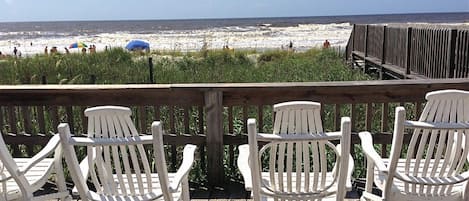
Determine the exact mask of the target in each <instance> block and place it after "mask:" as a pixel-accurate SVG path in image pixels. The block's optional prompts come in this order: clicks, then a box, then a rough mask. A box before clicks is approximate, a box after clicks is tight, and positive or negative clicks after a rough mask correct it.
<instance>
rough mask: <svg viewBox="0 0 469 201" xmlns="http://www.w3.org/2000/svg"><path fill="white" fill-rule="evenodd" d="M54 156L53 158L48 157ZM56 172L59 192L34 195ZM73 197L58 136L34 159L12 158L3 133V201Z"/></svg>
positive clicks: (0, 160) (0, 161)
mask: <svg viewBox="0 0 469 201" xmlns="http://www.w3.org/2000/svg"><path fill="white" fill-rule="evenodd" d="M50 156H53V158H48V157H50ZM53 173H54V175H55V181H56V184H57V187H58V192H55V193H49V194H44V195H40V196H34V195H33V193H34V192H35V191H37V190H40V188H41V187H42V186H44V184H45V183H46V182H47V181H48V180H49V178H50V176H51V175H52V174H53ZM58 198H60V199H61V200H65V199H70V196H69V192H68V190H67V187H66V185H65V178H64V174H63V167H62V150H61V148H60V145H59V136H58V135H54V136H53V137H52V138H51V139H50V140H49V142H48V143H47V145H46V146H45V147H44V148H43V149H42V150H41V151H40V152H38V153H37V154H36V155H35V156H33V157H32V158H13V157H12V156H11V154H10V151H9V150H8V148H7V145H6V144H5V141H4V140H3V136H2V134H1V133H0V200H51V199H58Z"/></svg>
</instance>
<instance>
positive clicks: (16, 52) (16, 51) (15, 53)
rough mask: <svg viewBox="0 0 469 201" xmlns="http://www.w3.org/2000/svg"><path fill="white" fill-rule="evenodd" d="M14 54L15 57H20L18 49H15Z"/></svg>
mask: <svg viewBox="0 0 469 201" xmlns="http://www.w3.org/2000/svg"><path fill="white" fill-rule="evenodd" d="M13 54H14V55H15V57H16V56H18V55H17V54H18V49H16V47H13Z"/></svg>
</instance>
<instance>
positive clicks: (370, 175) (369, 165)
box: [365, 160, 375, 193]
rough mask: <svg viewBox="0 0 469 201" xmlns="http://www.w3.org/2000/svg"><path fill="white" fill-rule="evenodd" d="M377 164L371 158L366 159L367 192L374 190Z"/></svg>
mask: <svg viewBox="0 0 469 201" xmlns="http://www.w3.org/2000/svg"><path fill="white" fill-rule="evenodd" d="M374 168H375V164H374V163H373V161H371V160H367V161H366V184H365V192H368V193H371V192H372V191H373V182H374V180H375V175H374V174H375V173H374Z"/></svg>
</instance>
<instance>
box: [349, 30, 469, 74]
mask: <svg viewBox="0 0 469 201" xmlns="http://www.w3.org/2000/svg"><path fill="white" fill-rule="evenodd" d="M468 47H469V27H468V26H443V25H388V26H385V25H358V24H357V25H354V27H353V30H352V34H351V36H350V39H349V41H348V44H347V48H346V50H347V54H346V55H347V59H348V58H349V57H350V56H351V58H354V57H357V58H359V59H361V60H364V61H365V68H366V67H367V65H368V64H370V65H373V66H377V67H378V68H384V69H382V70H385V71H387V72H388V73H391V74H394V76H396V77H399V78H418V77H420V78H422V77H426V78H467V77H468V76H469V74H468V73H469V48H468Z"/></svg>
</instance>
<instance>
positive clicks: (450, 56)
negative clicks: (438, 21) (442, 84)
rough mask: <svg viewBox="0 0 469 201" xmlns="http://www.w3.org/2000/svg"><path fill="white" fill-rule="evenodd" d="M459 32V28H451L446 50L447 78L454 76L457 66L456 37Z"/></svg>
mask: <svg viewBox="0 0 469 201" xmlns="http://www.w3.org/2000/svg"><path fill="white" fill-rule="evenodd" d="M457 34H458V30H456V29H451V30H450V34H449V36H448V44H449V45H448V50H447V51H446V53H447V54H446V56H447V59H446V78H453V77H454V68H455V63H454V61H455V56H456V54H455V49H456V37H457Z"/></svg>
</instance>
